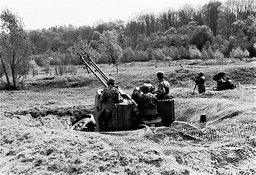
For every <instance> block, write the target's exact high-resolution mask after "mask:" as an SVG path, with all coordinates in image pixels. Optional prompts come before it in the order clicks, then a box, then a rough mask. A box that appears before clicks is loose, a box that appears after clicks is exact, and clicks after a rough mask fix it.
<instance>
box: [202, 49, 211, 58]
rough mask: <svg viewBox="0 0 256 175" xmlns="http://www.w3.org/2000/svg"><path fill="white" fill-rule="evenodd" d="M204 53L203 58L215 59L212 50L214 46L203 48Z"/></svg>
mask: <svg viewBox="0 0 256 175" xmlns="http://www.w3.org/2000/svg"><path fill="white" fill-rule="evenodd" d="M202 55H203V57H202V58H203V59H214V52H213V51H212V48H211V47H209V48H207V49H206V48H203V49H202Z"/></svg>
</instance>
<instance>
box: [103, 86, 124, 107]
mask: <svg viewBox="0 0 256 175" xmlns="http://www.w3.org/2000/svg"><path fill="white" fill-rule="evenodd" d="M101 101H102V102H104V103H105V102H111V103H119V102H120V101H121V95H120V93H119V91H118V89H117V88H116V87H114V86H112V85H110V86H109V87H108V88H106V89H104V90H103V91H102V95H101Z"/></svg>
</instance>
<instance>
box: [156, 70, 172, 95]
mask: <svg viewBox="0 0 256 175" xmlns="http://www.w3.org/2000/svg"><path fill="white" fill-rule="evenodd" d="M156 76H157V79H158V82H159V84H158V88H157V90H156V92H155V93H156V98H157V99H158V100H164V99H168V98H170V97H169V96H168V94H169V91H170V84H169V83H168V81H167V80H166V77H165V75H164V72H162V71H160V72H157V74H156Z"/></svg>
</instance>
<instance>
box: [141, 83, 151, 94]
mask: <svg viewBox="0 0 256 175" xmlns="http://www.w3.org/2000/svg"><path fill="white" fill-rule="evenodd" d="M140 89H141V91H142V92H143V93H148V92H149V90H150V87H149V85H148V84H143V85H142V86H141V88H140Z"/></svg>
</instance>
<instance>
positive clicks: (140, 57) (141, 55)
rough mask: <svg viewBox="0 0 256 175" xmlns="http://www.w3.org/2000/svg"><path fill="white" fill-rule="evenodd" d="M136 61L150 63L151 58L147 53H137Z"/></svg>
mask: <svg viewBox="0 0 256 175" xmlns="http://www.w3.org/2000/svg"><path fill="white" fill-rule="evenodd" d="M134 61H149V57H148V55H147V53H146V52H145V51H137V52H135V57H134Z"/></svg>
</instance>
